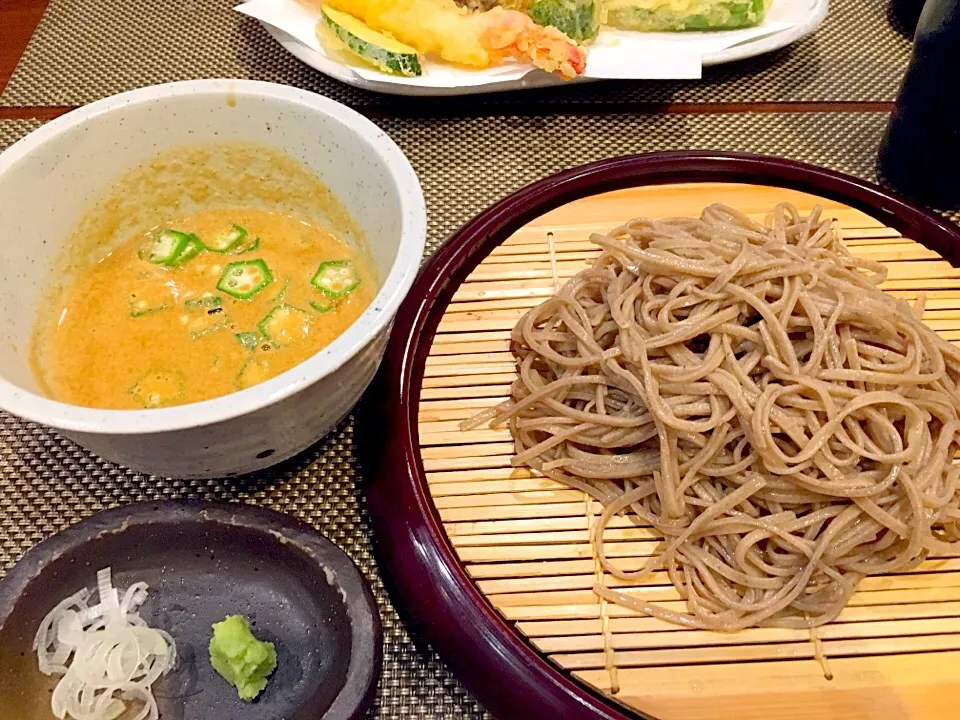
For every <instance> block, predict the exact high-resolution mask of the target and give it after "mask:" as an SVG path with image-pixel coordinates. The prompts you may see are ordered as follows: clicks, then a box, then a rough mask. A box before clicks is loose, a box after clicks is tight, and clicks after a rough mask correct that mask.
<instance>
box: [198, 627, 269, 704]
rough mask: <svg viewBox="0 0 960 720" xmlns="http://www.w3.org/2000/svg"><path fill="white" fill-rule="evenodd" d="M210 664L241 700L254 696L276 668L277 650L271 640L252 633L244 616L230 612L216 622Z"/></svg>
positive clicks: (250, 698)
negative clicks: (258, 637)
mask: <svg viewBox="0 0 960 720" xmlns="http://www.w3.org/2000/svg"><path fill="white" fill-rule="evenodd" d="M210 664H211V665H213V669H214V670H216V671H217V672H218V673H220V675H221V676H222V677H223V679H224V680H226V681H227V682H228V683H230V684H231V685H233V686H234V687H235V688H236V689H237V693H239V695H240V698H241V699H242V700H253V699H254V698H255V697H257V695H259V694H260V693H261V692H263V689H264V688H265V687H266V686H267V677H268V676H269V675H270V673H272V672H273V671H274V670H276V669H277V651H276V649H275V648H274V646H273V643H272V642H263V641H261V640H257V639H256V638H255V637H254V636H253V633H252V632H251V631H250V624H249V623H248V622H247V619H246V618H245V617H243V616H242V615H228V616H227V618H226V619H225V620H224V621H223V622H218V623H214V624H213V637H212V638H211V639H210Z"/></svg>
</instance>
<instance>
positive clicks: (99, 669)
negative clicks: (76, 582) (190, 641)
mask: <svg viewBox="0 0 960 720" xmlns="http://www.w3.org/2000/svg"><path fill="white" fill-rule="evenodd" d="M97 593H98V595H99V599H100V602H99V603H97V604H96V605H90V597H91V593H90V591H89V590H81V591H80V592H78V593H75V594H73V595H71V596H70V597H68V598H66V599H65V600H64V601H63V602H61V603H60V604H58V605H57V606H56V607H55V608H54V609H53V610H51V611H50V612H49V613H48V614H47V616H46V617H45V618H44V619H43V622H42V623H40V628H39V629H38V630H37V635H36V637H35V638H34V641H33V649H34V650H36V652H37V661H38V663H39V666H40V672H42V673H44V674H45V675H62V676H63V677H62V678H61V679H60V682H59V683H57V687H56V689H55V690H54V691H53V697H52V699H51V701H50V705H51V708H52V710H53V714H54V715H55V716H56V717H57V718H59V719H60V720H65V718H71V719H72V720H115V719H116V718H118V717H120V716H121V715H123V714H124V713H125V712H126V711H127V705H128V703H131V702H133V703H139V704H140V705H141V706H142V707H141V708H140V710H139V712H137V714H136V715H134V716H133V718H132V720H157V718H158V717H159V714H158V711H157V703H156V700H155V699H154V697H153V692H152V691H151V686H152V685H153V683H154V682H156V681H157V679H158V678H159V677H160V676H161V675H166V674H167V673H168V672H170V670H171V669H173V666H174V665H175V664H176V661H177V647H176V643H174V641H173V638H172V637H170V635H169V634H168V633H167V632H165V631H163V630H154V629H153V628H150V627H148V626H147V623H146V622H145V621H144V620H143V619H142V618H141V617H140V615H139V613H138V610H139V608H140V606H141V605H142V604H143V602H144V601H145V600H146V599H147V584H146V583H142V582H141V583H135V584H134V585H131V586H130V587H129V588H127V589H126V591H123V592H120V591H118V590H117V588H115V587H114V586H113V582H112V580H111V576H110V568H104V569H103V570H101V571H100V572H98V573H97Z"/></svg>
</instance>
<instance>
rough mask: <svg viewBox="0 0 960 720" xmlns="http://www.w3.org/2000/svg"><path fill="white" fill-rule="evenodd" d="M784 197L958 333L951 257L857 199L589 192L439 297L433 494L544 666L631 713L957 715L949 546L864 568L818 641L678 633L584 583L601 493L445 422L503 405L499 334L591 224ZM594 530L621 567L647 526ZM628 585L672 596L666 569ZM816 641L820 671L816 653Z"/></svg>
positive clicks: (432, 401) (504, 436)
mask: <svg viewBox="0 0 960 720" xmlns="http://www.w3.org/2000/svg"><path fill="white" fill-rule="evenodd" d="M783 200H788V201H790V202H793V203H794V204H795V205H797V207H798V208H800V210H801V211H809V210H810V209H811V208H812V207H813V206H814V204H816V203H817V202H820V203H821V204H822V205H823V206H824V209H825V212H826V213H827V214H828V215H830V216H833V217H835V218H837V220H838V221H839V222H840V225H841V227H842V229H843V236H844V238H845V241H846V242H847V244H848V245H849V246H850V248H851V250H852V251H853V252H855V253H856V254H859V255H863V256H867V257H870V258H873V259H876V260H880V261H883V262H885V263H887V265H888V267H889V270H890V275H889V279H888V281H887V282H886V284H885V285H884V286H883V287H884V289H886V290H888V291H889V292H891V293H893V294H895V295H897V296H900V297H903V298H907V299H912V298H915V297H916V296H917V294H918V293H919V292H921V291H927V297H928V301H927V306H926V307H927V310H926V314H925V320H926V322H927V323H928V324H930V325H931V326H932V327H933V328H934V329H936V330H937V331H939V332H940V333H941V335H943V336H944V337H945V338H947V339H949V340H952V341H957V342H960V269H956V268H954V267H952V266H951V265H950V264H949V263H947V262H946V261H945V260H943V259H941V258H940V256H939V255H937V254H936V253H934V252H933V251H931V250H928V249H926V248H925V247H923V246H922V245H919V244H918V243H915V242H913V241H911V240H909V239H906V238H903V237H901V236H900V234H899V233H898V232H897V231H895V230H893V229H891V228H888V227H885V226H883V225H882V224H881V223H880V222H878V221H877V220H875V219H873V218H871V217H869V216H867V215H865V214H864V213H862V212H860V211H858V210H854V209H852V208H849V207H846V206H844V205H840V204H837V203H835V202H832V201H829V200H822V199H818V198H815V197H813V196H810V195H806V194H804V193H800V192H795V191H791V190H784V189H779V188H770V187H762V186H752V185H733V184H715V183H711V184H706V183H703V184H688V185H669V186H652V187H645V188H634V189H629V190H623V191H617V192H613V193H606V194H603V195H598V196H594V197H590V198H586V199H583V200H580V201H577V202H575V203H572V204H570V205H567V206H564V207H562V208H559V209H557V210H554V211H552V212H550V213H548V214H546V215H544V216H542V217H540V218H538V219H537V220H535V221H533V222H532V223H530V224H529V225H528V226H526V227H524V228H522V229H521V230H519V231H518V232H517V233H515V234H514V235H513V236H512V237H510V238H509V239H508V240H506V241H505V242H504V243H503V244H502V245H501V246H500V247H498V248H497V249H496V250H494V251H493V252H492V253H491V254H490V256H489V257H487V258H486V259H485V260H484V261H483V262H482V263H481V264H480V265H479V266H478V267H477V268H476V269H475V270H474V271H473V273H472V274H471V275H470V276H469V277H468V278H467V281H466V282H465V283H464V284H463V285H462V286H461V287H460V288H459V289H458V291H457V292H456V294H455V295H454V297H453V301H452V302H451V304H450V305H449V307H448V308H447V310H446V312H445V314H444V316H443V319H442V320H441V322H440V325H439V328H438V331H437V335H436V337H435V339H434V342H433V346H432V348H431V351H430V355H429V357H428V358H427V361H426V368H425V373H424V379H423V387H422V391H421V400H420V407H419V435H420V445H421V448H422V457H423V464H424V469H425V471H426V475H427V479H428V482H429V484H430V490H431V494H432V497H433V500H434V503H435V505H436V507H437V510H438V512H439V514H440V517H441V519H442V521H443V523H444V527H445V528H446V531H447V534H448V536H449V538H450V540H451V543H452V544H453V546H454V547H455V549H456V551H457V553H458V555H459V558H460V560H461V561H462V562H463V563H464V565H465V567H466V568H467V571H468V572H469V574H470V575H471V576H472V577H473V578H474V579H475V581H476V583H477V585H478V587H479V588H480V590H481V592H483V593H484V594H485V595H486V597H487V598H488V599H489V601H490V602H491V603H492V604H493V605H494V607H496V608H497V609H498V610H499V611H500V613H502V615H503V616H504V617H505V618H507V619H508V620H510V621H513V622H514V623H515V624H516V627H517V628H518V629H519V630H520V631H521V632H522V633H523V634H525V635H526V636H527V637H528V638H529V639H530V641H531V642H532V643H533V645H534V646H535V647H536V648H538V649H539V650H540V651H541V652H542V653H544V654H545V655H547V656H548V657H549V658H550V659H551V660H553V661H554V662H555V663H557V664H558V665H560V666H561V667H563V668H566V669H567V670H569V671H571V672H572V673H573V674H574V675H575V676H576V677H578V678H580V679H581V680H582V681H584V682H586V683H588V684H590V685H593V686H594V687H596V688H598V689H599V690H601V691H603V692H605V693H607V694H609V695H612V696H613V697H615V698H616V699H617V700H619V701H621V702H623V703H625V704H627V705H629V706H631V707H633V708H636V709H638V710H641V711H643V712H646V713H649V714H651V715H654V716H655V717H657V718H662V719H663V720H679V719H687V718H689V719H691V720H693V719H696V720H705V719H709V718H717V719H718V720H720V719H721V718H722V719H724V720H726V719H727V718H731V717H736V718H738V720H752V719H753V718H756V719H757V720H761V719H762V720H773V719H779V718H804V720H810V719H811V718H813V719H816V718H843V719H844V720H852V719H853V718H885V719H886V718H907V717H910V718H946V717H953V716H955V715H956V711H955V710H954V706H955V704H956V703H957V702H958V700H957V698H958V697H960V694H958V691H960V553H958V556H957V557H949V558H937V559H930V560H927V561H926V562H924V563H923V564H922V565H921V566H920V567H919V568H918V569H917V570H915V571H913V572H910V573H905V574H897V575H888V576H876V577H869V578H867V579H865V580H864V581H863V582H862V583H861V585H860V589H859V591H858V592H857V594H856V595H855V596H854V597H853V599H852V601H851V602H850V604H849V607H848V608H847V609H846V610H845V611H844V612H843V613H842V615H841V616H840V618H839V619H838V620H837V621H836V622H834V623H833V624H831V625H828V626H825V627H823V628H820V629H818V630H817V631H815V633H816V634H815V635H813V636H812V635H811V633H809V632H806V631H792V630H780V629H772V628H762V629H751V630H745V631H742V632H740V633H736V634H722V633H711V632H706V631H701V630H685V629H679V628H677V627H676V626H674V625H670V624H667V623H665V622H663V621H660V620H657V619H655V618H650V617H645V616H642V615H639V614H638V613H635V612H634V611H631V610H628V609H625V608H623V607H620V606H617V605H612V604H607V603H606V602H602V603H601V602H600V601H599V600H598V598H597V597H596V596H595V595H594V594H593V592H592V590H591V587H592V586H593V584H594V582H595V581H598V580H599V581H601V582H603V583H605V584H607V585H611V586H616V585H619V584H620V583H619V581H617V580H616V579H614V578H612V577H610V576H609V575H607V576H604V573H603V572H602V571H601V570H600V569H599V565H598V563H597V562H596V560H595V558H594V556H593V553H592V548H591V545H590V542H589V529H590V527H591V526H592V524H593V523H594V522H595V520H596V518H597V516H598V514H599V511H600V507H599V505H598V503H596V502H595V501H593V500H591V499H589V498H588V497H587V496H586V495H585V494H584V493H582V492H580V491H578V490H572V489H569V488H567V487H565V486H563V485H561V484H559V483H557V482H555V481H553V480H550V479H547V478H544V477H541V476H539V475H537V474H535V473H533V472H532V471H530V470H528V469H526V468H512V467H511V466H510V458H511V456H512V454H513V443H512V440H511V437H510V434H509V432H508V431H507V430H493V429H490V428H488V427H486V426H484V427H481V428H477V429H475V430H470V431H467V432H462V431H460V430H459V428H458V423H459V421H461V420H463V419H465V418H467V417H470V416H472V415H473V414H475V413H476V412H478V411H479V410H482V409H484V408H487V407H490V406H492V405H495V404H496V403H499V402H501V401H502V400H504V399H506V397H507V396H508V394H509V387H510V383H511V382H512V381H513V379H514V377H515V371H514V361H513V357H512V355H511V354H510V352H509V336H510V330H511V329H512V328H513V326H514V325H515V324H516V322H517V320H518V319H519V318H520V316H521V315H522V314H523V313H524V312H525V311H526V310H527V309H529V308H531V307H533V306H534V305H536V304H538V303H539V302H541V301H542V300H544V299H545V298H546V297H548V296H550V295H551V294H553V292H554V291H555V290H556V289H557V288H558V287H559V286H560V285H562V283H563V282H564V281H565V280H566V279H567V278H569V277H571V276H572V275H574V274H575V273H576V272H578V271H579V270H581V269H582V268H584V267H585V266H586V265H587V264H588V263H589V262H590V261H591V259H592V258H593V257H595V256H596V254H597V252H598V251H597V249H596V248H595V247H593V246H592V245H591V244H590V243H589V242H588V237H589V235H590V233H591V232H596V231H601V232H603V231H606V230H609V229H612V228H613V227H615V226H617V225H619V224H620V223H622V222H624V221H626V220H628V219H630V218H632V217H635V216H638V215H643V216H648V217H666V216H675V215H697V214H699V212H700V210H701V209H702V208H703V207H704V206H705V205H708V204H710V203H711V202H724V203H727V204H729V205H732V206H733V207H736V208H738V209H740V210H742V211H744V212H747V213H748V214H750V215H752V216H754V217H755V218H756V219H760V220H762V219H763V217H764V216H765V215H766V213H767V212H769V210H771V209H772V208H773V206H774V205H775V204H776V203H777V202H781V201H783ZM606 539H607V543H606V548H607V554H608V556H613V557H619V558H628V559H621V563H622V565H623V566H624V567H625V568H629V569H633V568H636V567H639V566H640V564H641V562H642V560H641V559H640V558H641V557H642V556H649V555H650V554H651V553H653V552H654V550H655V548H656V546H657V541H658V539H659V538H658V536H657V535H656V534H655V533H653V531H652V530H649V529H645V528H637V527H634V526H633V525H631V524H629V523H628V521H627V520H626V519H624V518H615V519H614V520H613V521H612V522H611V523H610V526H609V529H608V531H607V536H606ZM636 592H638V593H642V595H643V597H644V598H645V599H647V600H651V601H658V602H661V603H663V604H665V605H666V606H668V607H673V608H676V609H680V608H683V607H684V604H683V602H682V601H681V600H680V596H679V595H678V594H677V592H676V590H675V589H674V588H673V586H672V585H671V584H670V582H669V580H668V579H667V578H666V575H665V573H662V572H661V573H657V574H655V575H654V576H652V577H651V578H649V579H648V580H647V581H646V582H645V583H644V585H643V587H642V588H638V590H637V591H636ZM815 644H819V645H820V647H821V648H822V651H823V653H824V655H825V657H826V659H827V660H826V665H825V667H824V666H821V664H820V663H818V662H817V661H816V660H814V653H815ZM825 668H826V672H829V673H830V674H831V675H832V679H829V680H828V679H827V678H826V676H825Z"/></svg>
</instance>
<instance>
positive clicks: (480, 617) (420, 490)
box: [360, 152, 960, 720]
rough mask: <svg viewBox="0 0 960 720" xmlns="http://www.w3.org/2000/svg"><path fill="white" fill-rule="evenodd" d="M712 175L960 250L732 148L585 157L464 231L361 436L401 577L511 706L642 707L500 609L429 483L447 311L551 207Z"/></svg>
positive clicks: (422, 292) (389, 565) (862, 185)
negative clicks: (479, 270)
mask: <svg viewBox="0 0 960 720" xmlns="http://www.w3.org/2000/svg"><path fill="white" fill-rule="evenodd" d="M464 180H465V181H466V180H467V179H464ZM705 182H706V183H750V184H754V185H767V186H775V187H780V188H789V189H792V190H798V191H802V192H806V193H811V194H813V195H817V196H820V197H823V198H829V199H830V200H834V201H838V202H840V203H844V204H846V205H849V206H850V207H852V208H855V209H857V210H860V211H863V212H864V213H867V214H868V215H870V216H871V217H873V218H875V219H876V220H878V221H880V223H882V224H883V225H885V226H887V227H889V228H892V229H894V230H896V231H899V232H900V233H902V234H903V235H904V236H905V237H909V238H912V239H913V240H915V241H916V242H918V243H920V244H922V245H924V246H926V247H927V248H930V249H932V250H934V251H936V252H938V253H939V254H940V255H942V256H943V257H944V258H945V259H947V260H949V261H950V262H951V264H953V265H958V264H960V232H958V230H957V229H956V228H955V227H954V226H952V225H951V224H949V223H947V222H945V221H944V220H942V219H941V218H938V217H937V216H935V215H933V214H931V213H929V212H926V211H924V210H921V209H919V208H917V207H915V206H913V205H911V204H909V203H908V202H906V201H904V200H901V199H898V198H897V197H895V196H893V195H891V194H890V193H888V192H887V191H885V190H884V189H882V188H880V187H878V186H876V185H872V184H869V183H866V182H863V181H860V180H857V179H855V178H853V177H850V176H846V175H842V174H839V173H835V172H832V171H829V170H825V169H822V168H817V167H814V166H811V165H806V164H802V163H797V162H792V161H787V160H782V159H777V158H767V157H760V156H751V155H740V154H729V153H688V152H670V153H658V154H650V155H641V156H631V157H624V158H616V159H611V160H606V161H602V162H598V163H594V164H591V165H586V166H583V167H579V168H574V169H572V170H568V171H565V172H562V173H559V174H557V175H554V176H552V177H549V178H546V179H544V180H542V181H540V182H537V183H535V184H533V185H530V186H529V187H526V188H524V189H523V190H520V191H519V192H517V193H515V194H513V195H511V196H509V197H507V198H505V199H504V200H502V201H500V202H499V203H497V204H496V205H494V206H493V207H491V208H490V209H489V210H487V211H485V212H483V213H481V214H480V215H479V216H477V217H476V218H474V219H473V220H471V221H470V222H468V223H467V224H466V225H465V226H464V227H463V228H461V229H460V230H459V231H457V232H456V233H454V234H453V236H452V237H451V238H450V239H449V241H448V242H447V243H446V244H445V245H444V246H443V247H442V248H441V249H440V250H439V251H438V252H437V253H436V254H435V255H434V256H433V257H432V258H431V259H430V260H429V262H427V264H426V265H425V266H424V268H423V270H422V272H421V273H420V276H419V278H418V279H417V281H416V283H415V284H414V286H413V288H412V289H411V291H410V294H409V296H408V298H407V300H406V301H405V303H404V304H403V305H402V306H401V308H400V311H399V313H398V315H397V318H396V322H395V325H394V328H393V332H392V336H391V340H390V344H389V347H388V349H387V353H386V356H385V359H384V361H383V366H382V367H381V369H380V372H379V374H378V376H377V379H376V381H375V382H374V384H373V385H372V386H371V388H370V389H369V390H368V392H367V393H366V395H365V400H364V402H363V406H362V410H361V415H360V418H361V422H360V442H361V449H362V453H363V454H362V460H363V464H364V466H365V475H366V477H367V480H368V483H369V484H368V486H367V487H366V494H367V499H368V502H369V507H370V511H371V515H372V518H373V524H374V529H375V533H376V537H375V548H376V552H377V556H378V560H379V562H380V565H381V567H382V568H383V570H384V573H385V575H386V577H387V580H388V583H389V586H390V590H391V592H392V593H393V596H394V598H395V600H396V601H397V603H398V605H399V606H400V608H401V611H402V612H403V613H404V618H405V620H406V621H407V622H408V623H409V625H410V627H411V629H412V630H413V631H414V634H415V635H416V636H417V637H418V638H419V639H421V640H425V641H427V642H429V643H430V644H431V645H432V646H433V647H434V648H435V649H436V650H437V652H438V653H439V654H440V656H441V657H442V658H443V660H444V661H445V662H446V663H447V664H448V665H449V666H450V667H451V668H452V669H453V671H454V672H455V673H456V675H457V676H458V677H459V679H460V680H461V681H462V682H463V683H464V685H465V686H466V687H467V688H468V689H469V690H470V691H471V692H472V693H474V695H476V697H477V698H478V699H479V701H480V702H481V703H482V704H483V705H484V706H485V707H486V708H487V709H488V710H489V711H490V712H491V713H493V715H494V716H496V717H498V718H519V719H521V720H530V719H531V718H551V719H553V718H580V717H585V718H603V719H606V720H614V719H617V720H626V719H627V718H635V717H637V716H638V712H637V711H635V710H633V709H629V708H626V707H624V706H622V705H621V704H620V703H618V702H616V701H615V700H613V699H611V698H610V697H608V696H606V695H605V694H603V693H601V692H600V691H598V690H596V689H595V688H593V687H590V686H588V685H587V684H585V683H582V682H580V681H578V680H577V679H575V678H574V677H573V676H572V675H571V674H570V673H569V672H567V671H566V670H564V669H561V668H560V667H558V666H557V665H556V664H555V663H553V662H551V661H550V660H549V659H548V658H547V657H545V656H544V655H543V654H541V653H540V652H539V651H538V650H537V649H536V648H534V647H533V645H531V643H530V642H529V641H528V640H527V639H526V637H524V635H522V634H521V633H520V632H519V631H517V630H516V629H515V628H514V626H513V625H512V624H511V623H510V622H508V621H507V620H505V619H504V617H503V616H502V615H501V614H500V613H498V612H497V610H496V609H495V608H494V607H493V606H492V605H491V603H490V602H489V600H488V599H487V598H486V597H485V595H484V594H483V593H482V592H481V591H480V590H479V589H478V586H477V585H476V584H475V582H474V580H472V579H471V577H470V576H469V575H468V573H467V572H466V569H465V568H464V566H463V564H462V563H461V560H460V559H459V558H458V555H457V553H456V551H455V550H454V547H453V545H452V544H451V542H450V540H449V538H448V536H447V533H446V531H445V530H444V526H443V523H442V522H441V518H440V515H439V513H438V511H437V508H436V506H435V505H434V501H433V497H432V495H431V493H430V491H429V488H428V484H427V480H426V475H425V471H424V465H423V461H422V459H421V448H420V439H419V435H418V408H419V406H420V395H421V386H422V382H423V376H424V367H425V362H426V358H427V356H428V354H429V352H430V349H431V344H432V342H433V339H434V336H435V333H436V331H437V326H438V323H439V322H440V319H441V317H442V316H443V314H444V312H445V310H446V308H447V306H448V304H449V303H450V301H451V298H452V297H453V294H454V293H455V291H456V290H457V289H458V288H459V287H460V285H461V283H463V281H464V279H465V278H466V277H467V276H468V275H469V274H470V273H471V271H473V270H474V268H476V266H477V265H478V264H479V263H481V262H482V261H483V260H484V258H486V257H487V255H488V254H489V253H490V252H491V251H492V250H493V249H494V248H497V247H498V246H499V245H500V244H501V243H502V242H503V241H504V240H505V239H507V238H508V237H510V236H511V235H512V234H513V233H515V232H516V231H517V230H519V229H520V228H522V227H524V226H525V225H526V224H527V223H529V222H530V221H532V220H533V219H535V218H537V217H539V216H541V215H543V214H545V213H547V212H548V211H550V210H553V209H555V208H558V207H561V206H563V205H566V204H567V203H571V202H573V201H575V200H578V199H581V198H585V197H589V196H594V195H597V194H600V193H605V192H608V191H613V190H620V189H623V188H630V187H639V186H650V185H666V184H673V183H705ZM598 229H600V228H598Z"/></svg>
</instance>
